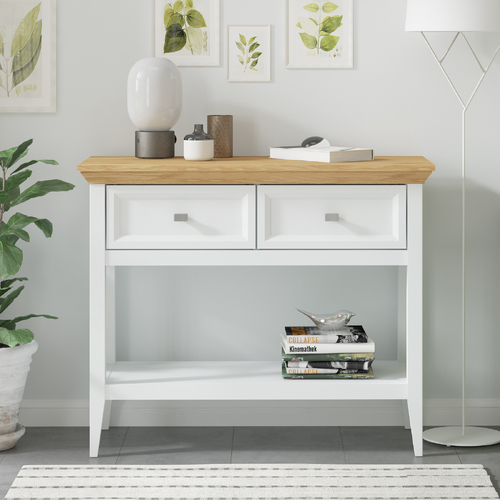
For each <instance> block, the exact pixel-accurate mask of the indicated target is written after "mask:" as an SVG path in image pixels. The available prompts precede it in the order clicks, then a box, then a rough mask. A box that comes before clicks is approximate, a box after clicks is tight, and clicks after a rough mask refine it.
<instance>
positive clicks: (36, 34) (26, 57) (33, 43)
mask: <svg viewBox="0 0 500 500" xmlns="http://www.w3.org/2000/svg"><path fill="white" fill-rule="evenodd" d="M41 40H42V21H41V20H40V21H38V22H37V23H36V24H35V28H34V29H33V33H32V34H31V38H30V39H29V41H28V43H27V44H26V45H25V46H24V47H23V49H22V50H20V51H19V52H18V53H17V54H16V55H15V56H14V59H13V60H12V71H18V70H20V69H21V68H23V67H24V66H26V65H27V64H28V63H29V62H30V61H31V59H33V55H34V54H35V53H36V50H37V48H38V45H39V44H40V43H41Z"/></svg>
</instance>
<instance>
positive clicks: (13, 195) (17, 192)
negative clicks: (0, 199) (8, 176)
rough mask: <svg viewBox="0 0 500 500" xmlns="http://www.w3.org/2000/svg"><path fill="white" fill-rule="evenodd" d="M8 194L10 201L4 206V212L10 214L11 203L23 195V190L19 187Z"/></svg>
mask: <svg viewBox="0 0 500 500" xmlns="http://www.w3.org/2000/svg"><path fill="white" fill-rule="evenodd" d="M8 194H9V200H8V201H7V202H5V204H4V207H3V209H4V212H8V211H9V210H10V202H11V201H12V200H13V199H14V198H16V197H18V196H19V195H20V194H21V188H20V187H19V186H18V187H16V188H14V189H11V190H10V191H9V193H8Z"/></svg>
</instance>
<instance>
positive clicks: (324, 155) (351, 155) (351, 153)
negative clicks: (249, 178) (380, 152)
mask: <svg viewBox="0 0 500 500" xmlns="http://www.w3.org/2000/svg"><path fill="white" fill-rule="evenodd" d="M269 157H270V158H275V159H278V160H300V161H319V162H322V163H340V162H346V161H370V160H373V158H374V157H373V149H366V148H352V147H343V146H331V145H330V143H329V142H328V141H327V140H326V139H323V138H322V137H308V138H307V139H305V140H304V141H303V142H302V144H301V145H300V146H281V147H271V148H269Z"/></svg>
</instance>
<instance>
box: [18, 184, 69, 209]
mask: <svg viewBox="0 0 500 500" xmlns="http://www.w3.org/2000/svg"><path fill="white" fill-rule="evenodd" d="M74 187H75V186H74V185H73V184H70V183H69V182H65V181H60V180H58V179H51V180H48V181H38V182H35V184H33V185H32V186H30V187H29V188H26V189H25V190H24V191H23V192H22V193H21V194H20V195H19V196H17V197H16V198H14V199H13V200H12V201H11V202H10V206H11V207H15V206H16V205H19V204H21V203H24V202H25V201H28V200H31V199H32V198H38V197H39V196H45V195H46V194H48V193H52V192H56V191H71V190H72V189H73V188H74Z"/></svg>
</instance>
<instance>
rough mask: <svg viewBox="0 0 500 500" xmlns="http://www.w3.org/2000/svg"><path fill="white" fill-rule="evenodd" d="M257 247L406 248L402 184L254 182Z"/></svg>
mask: <svg viewBox="0 0 500 500" xmlns="http://www.w3.org/2000/svg"><path fill="white" fill-rule="evenodd" d="M257 213H258V220H257V247H258V248H262V249H266V248H281V249H287V248H299V249H300V248H310V249H314V248H316V249H317V248H326V249H335V248H338V249H396V248H400V249H403V248H406V186H401V185H379V186H373V185H368V186H291V185H287V186H258V188H257Z"/></svg>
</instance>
